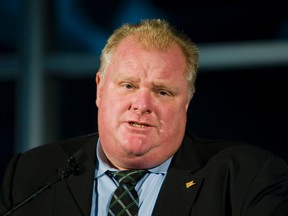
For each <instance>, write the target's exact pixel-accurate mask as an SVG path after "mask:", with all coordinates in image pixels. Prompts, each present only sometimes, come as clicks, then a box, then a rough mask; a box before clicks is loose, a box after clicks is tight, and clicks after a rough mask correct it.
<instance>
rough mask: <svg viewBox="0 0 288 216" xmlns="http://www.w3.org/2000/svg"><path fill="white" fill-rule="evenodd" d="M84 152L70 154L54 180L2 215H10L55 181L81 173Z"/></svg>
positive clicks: (84, 157)
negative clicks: (59, 174)
mask: <svg viewBox="0 0 288 216" xmlns="http://www.w3.org/2000/svg"><path fill="white" fill-rule="evenodd" d="M86 158H87V157H86V154H85V153H84V152H83V151H78V152H76V153H75V154H74V155H72V156H70V157H69V159H68V160H67V165H66V167H65V168H64V170H63V171H62V174H61V176H60V177H59V178H57V179H56V180H55V181H53V182H51V183H49V182H48V183H47V184H45V185H44V186H42V187H41V188H39V189H38V190H37V191H36V192H34V193H33V194H31V195H30V196H28V197H27V198H25V199H24V200H23V201H21V202H20V203H18V204H16V205H15V206H12V208H11V209H10V210H8V211H7V212H5V213H4V214H3V215H2V216H8V215H11V214H12V213H13V212H14V211H16V210H17V209H19V208H20V207H22V206H24V205H25V204H27V203H28V202H30V201H31V200H32V199H34V198H35V197H37V196H38V195H39V194H41V193H42V192H44V191H45V190H47V189H49V188H51V187H52V186H53V185H55V184H56V183H58V182H60V181H63V180H64V179H66V178H68V177H70V176H71V175H74V176H79V175H82V174H83V173H84V172H85V171H86V166H85V163H84V162H85V160H86Z"/></svg>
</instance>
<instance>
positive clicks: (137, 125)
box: [130, 122, 147, 128]
mask: <svg viewBox="0 0 288 216" xmlns="http://www.w3.org/2000/svg"><path fill="white" fill-rule="evenodd" d="M130 125H132V126H134V127H139V128H143V127H147V125H145V124H138V123H136V122H130Z"/></svg>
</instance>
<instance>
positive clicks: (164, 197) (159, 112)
mask: <svg viewBox="0 0 288 216" xmlns="http://www.w3.org/2000/svg"><path fill="white" fill-rule="evenodd" d="M197 67H198V51H197V47H196V46H195V44H193V43H192V42H191V41H190V40H189V39H188V38H187V37H186V36H185V35H183V34H181V33H179V32H177V31H176V30H175V29H173V28H172V27H171V26H170V25H169V24H168V23H167V22H166V21H163V20H144V21H142V22H141V23H139V24H136V25H129V24H125V25H123V26H122V27H120V28H119V29H117V30H116V31H115V32H114V33H113V34H112V36H111V37H110V38H109V39H108V42H107V44H106V46H105V47H104V49H103V51H102V55H101V66H100V70H99V72H98V73H97V75H96V83H97V92H96V94H97V99H96V105H97V107H98V128H99V134H98V133H95V134H91V135H88V136H84V137H80V138H75V139H70V140H66V141H62V142H56V143H53V144H49V145H44V146H41V147H38V148H36V149H32V150H30V151H28V152H26V153H24V154H22V155H18V156H16V157H15V159H14V160H13V161H12V162H11V163H10V166H9V168H8V169H7V174H6V177H5V178H4V184H3V185H4V187H3V194H2V198H1V205H0V206H1V213H2V212H7V211H9V210H10V211H12V212H13V215H15V216H16V215H19V216H20V215H41V216H46V215H47V216H48V215H49V216H50V215H51V216H52V215H57V216H60V215H69V216H73V215H87V216H88V215H91V216H94V215H117V213H115V212H114V210H111V209H112V207H110V205H111V204H110V201H111V200H113V199H114V198H115V197H116V198H117V195H115V194H114V195H113V193H114V191H115V190H116V188H118V185H120V186H122V187H123V188H124V190H127V188H128V186H123V185H122V183H121V182H120V183H118V182H117V180H116V174H115V175H114V174H111V173H110V172H109V171H123V170H132V171H133V172H137V171H138V170H139V169H140V170H142V171H143V173H144V176H143V177H141V179H140V180H139V181H138V182H136V183H133V184H134V185H133V188H132V187H131V188H132V189H131V190H130V189H129V191H128V192H127V193H129V195H130V192H131V194H132V191H134V190H135V191H136V194H135V193H134V192H133V195H131V196H133V198H134V201H135V203H136V204H135V203H133V205H134V207H137V208H136V211H138V215H145V216H146V215H163V216H164V215H165V216H167V215H174V216H175V215H177V216H178V215H179V216H180V215H191V216H200V215H201V216H208V215H213V216H218V215H219V216H223V215H233V216H240V215H245V216H247V215H249V216H250V215H261V216H264V215H287V213H288V205H287V204H288V166H287V164H286V163H285V162H284V161H283V160H281V159H280V158H278V157H277V156H275V155H273V154H272V153H269V152H266V151H264V150H261V149H257V148H254V147H251V146H247V145H241V144H237V143H228V142H216V141H208V140H203V139H200V138H198V137H196V136H194V135H191V134H188V133H186V132H185V125H186V113H187V109H188V106H189V102H190V100H191V99H192V97H193V94H194V91H195V86H194V85H195V79H196V73H197ZM77 154H80V155H81V156H79V158H82V159H81V160H79V161H78V159H77V160H76V161H74V160H73V159H71V160H69V162H68V166H67V159H68V158H69V156H71V155H77ZM75 157H76V158H77V157H78V156H75ZM78 165H79V167H78ZM65 167H66V168H65ZM78 168H79V169H78ZM63 170H64V172H63ZM118 173H123V172H118ZM73 174H74V175H73ZM70 175H71V176H70ZM123 175H124V174H123ZM129 175H130V174H129ZM122 177H123V176H122ZM114 178H115V179H114ZM123 178H124V177H123ZM125 178H126V177H125ZM58 180H59V181H58ZM45 185H48V186H47V188H46V187H45ZM43 186H44V189H43ZM39 188H40V189H39ZM42 189H43V192H42ZM39 190H40V191H41V192H39V193H38V191H39ZM117 190H118V189H117ZM33 193H34V194H35V193H37V195H36V196H35V197H34V194H33ZM115 193H116V192H115ZM31 194H32V197H33V199H29V198H28V199H29V201H28V202H25V204H23V205H21V207H19V208H18V207H16V208H15V206H17V204H19V203H21V201H23V200H25V199H27V197H29V195H30V196H31ZM121 196H122V195H121ZM137 196H139V197H138V198H137ZM117 199H118V198H117ZM117 199H116V200H117ZM119 199H120V198H119ZM138 199H139V200H138ZM120 201H121V200H117V201H115V202H114V201H113V202H114V204H115V203H117V204H115V205H119V206H120V207H121V208H122V207H123V209H124V210H123V209H122V210H121V211H122V212H125V213H127V214H123V215H129V213H128V212H130V209H129V207H127V206H124V204H123V203H122V201H121V202H120ZM111 203H112V201H111ZM119 203H120V204H119ZM121 205H122V206H121ZM13 207H14V209H13ZM120 207H119V208H120ZM131 211H132V210H131ZM133 214H134V213H133ZM133 214H132V213H131V214H130V215H133ZM135 214H137V213H135Z"/></svg>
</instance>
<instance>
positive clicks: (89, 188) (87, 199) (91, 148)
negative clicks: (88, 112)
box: [66, 137, 98, 216]
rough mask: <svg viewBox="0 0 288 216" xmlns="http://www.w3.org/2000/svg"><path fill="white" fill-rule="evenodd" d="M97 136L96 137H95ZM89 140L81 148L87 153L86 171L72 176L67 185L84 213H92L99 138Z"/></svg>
mask: <svg viewBox="0 0 288 216" xmlns="http://www.w3.org/2000/svg"><path fill="white" fill-rule="evenodd" d="M95 138H96V139H95ZM95 138H93V139H91V140H89V141H88V142H87V143H86V144H85V145H84V147H83V148H82V149H81V150H83V151H84V153H86V155H87V159H86V160H85V162H84V163H85V168H86V171H85V172H84V173H83V174H82V175H79V176H71V177H69V178H68V179H67V181H66V182H67V186H68V188H69V190H70V191H71V194H72V196H74V200H75V201H76V203H77V204H78V206H79V208H80V209H81V210H82V213H83V215H87V216H88V215H90V211H91V201H92V192H93V183H94V173H95V147H96V142H97V138H98V137H95Z"/></svg>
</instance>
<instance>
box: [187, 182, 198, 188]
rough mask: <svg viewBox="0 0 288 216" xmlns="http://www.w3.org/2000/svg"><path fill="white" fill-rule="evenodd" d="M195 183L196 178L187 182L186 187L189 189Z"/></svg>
mask: <svg viewBox="0 0 288 216" xmlns="http://www.w3.org/2000/svg"><path fill="white" fill-rule="evenodd" d="M195 184H196V182H195V181H194V180H192V181H189V182H186V188H187V189H188V188H190V187H192V186H193V185H195Z"/></svg>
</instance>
